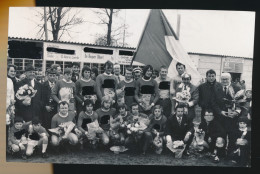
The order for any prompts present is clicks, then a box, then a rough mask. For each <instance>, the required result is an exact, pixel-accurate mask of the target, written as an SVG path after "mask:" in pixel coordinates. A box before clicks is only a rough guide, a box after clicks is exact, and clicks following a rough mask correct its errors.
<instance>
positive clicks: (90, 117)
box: [77, 99, 103, 149]
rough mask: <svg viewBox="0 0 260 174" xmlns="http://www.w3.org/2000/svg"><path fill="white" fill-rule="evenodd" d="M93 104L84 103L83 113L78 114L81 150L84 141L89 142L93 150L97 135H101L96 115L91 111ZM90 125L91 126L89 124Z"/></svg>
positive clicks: (90, 102) (89, 101)
mask: <svg viewBox="0 0 260 174" xmlns="http://www.w3.org/2000/svg"><path fill="white" fill-rule="evenodd" d="M93 107H94V103H93V101H92V100H88V99H87V100H86V101H84V106H83V111H81V112H80V114H79V118H78V122H77V127H78V128H79V130H80V131H81V133H82V136H80V143H81V145H82V146H81V147H82V148H81V149H83V142H84V140H86V139H87V140H88V141H91V145H93V146H92V147H93V148H95V147H96V146H95V145H96V142H97V138H96V136H97V134H99V133H102V132H103V129H102V128H100V127H99V124H98V115H97V113H96V112H95V111H93ZM91 123H92V124H91Z"/></svg>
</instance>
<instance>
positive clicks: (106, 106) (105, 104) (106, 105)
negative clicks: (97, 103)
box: [103, 101, 111, 109]
mask: <svg viewBox="0 0 260 174" xmlns="http://www.w3.org/2000/svg"><path fill="white" fill-rule="evenodd" d="M110 106H111V103H110V102H109V101H104V103H103V107H104V108H105V109H109V108H110Z"/></svg>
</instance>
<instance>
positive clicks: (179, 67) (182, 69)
mask: <svg viewBox="0 0 260 174" xmlns="http://www.w3.org/2000/svg"><path fill="white" fill-rule="evenodd" d="M185 69H186V66H185V65H184V64H181V63H180V62H177V64H176V70H177V72H178V75H177V76H174V77H173V78H172V85H171V89H172V90H171V94H172V95H174V93H175V90H176V88H177V86H178V85H179V84H180V83H181V82H182V77H181V76H182V74H183V73H184V72H185Z"/></svg>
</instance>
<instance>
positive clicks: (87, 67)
mask: <svg viewBox="0 0 260 174" xmlns="http://www.w3.org/2000/svg"><path fill="white" fill-rule="evenodd" d="M84 71H89V72H90V73H91V69H90V67H89V66H84V67H83V68H82V71H81V75H82V77H84Z"/></svg>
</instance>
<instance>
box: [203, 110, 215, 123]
mask: <svg viewBox="0 0 260 174" xmlns="http://www.w3.org/2000/svg"><path fill="white" fill-rule="evenodd" d="M204 118H205V120H206V121H208V122H210V121H212V120H213V119H214V115H213V113H212V112H206V113H205V116H204Z"/></svg>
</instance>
